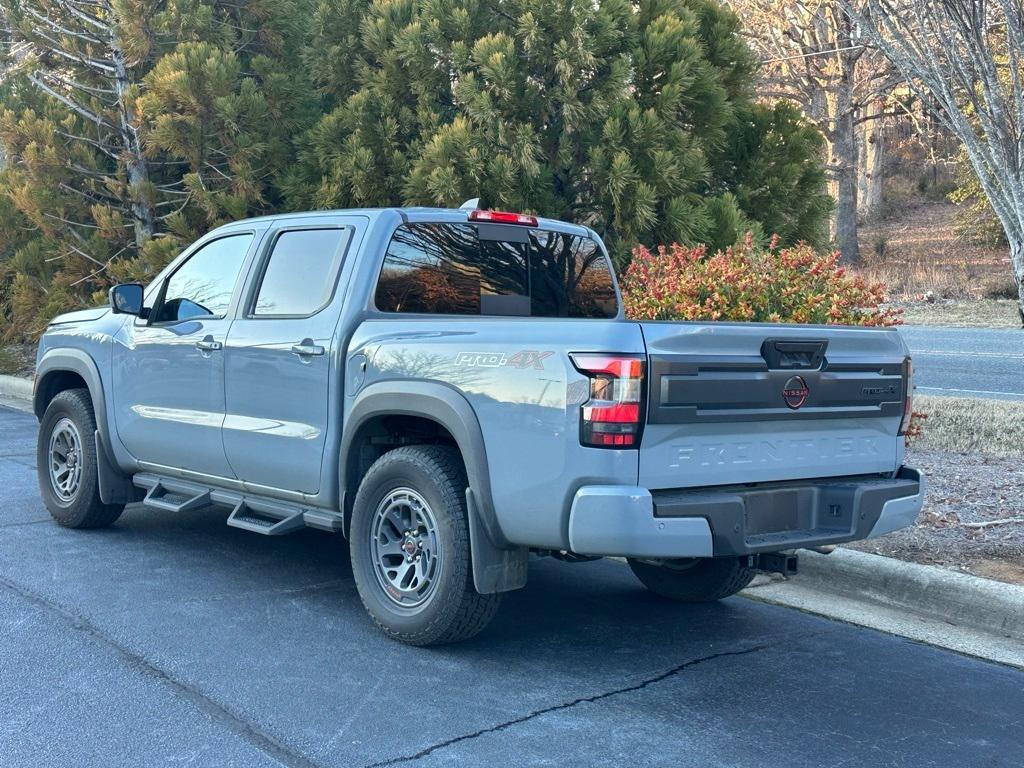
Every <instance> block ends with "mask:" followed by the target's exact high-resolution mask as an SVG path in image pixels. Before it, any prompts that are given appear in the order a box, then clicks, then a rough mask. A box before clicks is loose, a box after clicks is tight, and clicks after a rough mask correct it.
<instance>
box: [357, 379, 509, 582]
mask: <svg viewBox="0 0 1024 768" xmlns="http://www.w3.org/2000/svg"><path fill="white" fill-rule="evenodd" d="M379 416H416V417H419V418H425V419H429V420H431V421H434V422H436V423H437V424H439V425H440V426H442V427H444V428H445V429H446V430H448V432H449V433H450V434H451V435H452V437H453V438H454V439H455V442H456V444H457V445H458V448H459V451H460V453H461V454H462V459H463V463H464V464H465V467H466V476H467V479H468V481H469V494H468V498H467V501H468V504H467V512H468V514H469V518H470V519H469V528H470V545H471V549H472V554H473V580H474V583H475V585H476V588H477V591H479V592H481V593H485V594H486V593H490V592H503V591H507V590H509V589H517V588H519V587H521V586H523V584H525V583H526V561H527V557H528V550H527V548H526V547H517V546H515V545H513V544H511V543H509V541H508V539H507V538H505V535H504V534H503V533H502V530H501V525H500V523H499V522H498V518H497V513H496V512H495V509H494V500H493V497H492V495H491V478H490V473H489V470H488V463H487V450H486V447H485V445H484V438H483V432H482V431H481V429H480V422H479V421H478V420H477V417H476V413H475V412H474V411H473V407H472V406H471V405H470V404H469V401H468V400H466V398H465V396H464V395H463V394H462V393H461V392H459V391H458V390H457V389H455V388H454V387H451V386H449V385H447V384H442V383H439V382H432V381H382V382H376V383H374V384H371V385H370V386H368V387H366V388H365V389H363V390H362V391H361V392H360V393H359V394H358V395H357V396H356V398H355V402H354V403H353V404H352V407H351V408H350V409H349V410H348V413H347V416H346V418H345V422H344V427H343V429H342V437H341V451H340V456H339V461H338V483H339V485H338V487H339V489H340V491H341V496H342V511H343V513H344V514H345V515H346V517H347V516H348V515H349V514H350V513H349V511H348V506H349V503H350V500H348V499H346V496H347V495H348V494H347V489H348V487H349V483H348V480H349V478H347V477H346V473H347V471H348V464H349V457H350V453H351V451H352V448H353V443H354V441H355V439H356V436H357V435H358V434H359V432H360V430H361V429H362V428H363V426H364V425H366V424H367V423H368V422H369V421H370V420H371V419H374V418H377V417H379ZM346 529H347V526H346Z"/></svg>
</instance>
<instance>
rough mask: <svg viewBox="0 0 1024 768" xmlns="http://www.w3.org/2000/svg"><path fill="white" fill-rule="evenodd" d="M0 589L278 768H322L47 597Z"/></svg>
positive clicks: (11, 586)
mask: <svg viewBox="0 0 1024 768" xmlns="http://www.w3.org/2000/svg"><path fill="white" fill-rule="evenodd" d="M0 586H3V587H6V588H7V589H8V590H9V591H11V592H13V593H14V594H16V595H18V596H19V597H21V598H22V599H24V600H26V601H28V602H30V603H32V604H34V605H36V606H38V607H40V608H42V609H43V610H45V611H47V612H48V613H51V614H54V615H56V616H57V617H58V618H60V619H61V620H62V621H63V622H64V623H65V624H67V625H68V626H69V627H70V628H71V629H75V630H78V631H80V632H83V633H85V634H86V635H88V636H89V637H91V638H93V639H95V640H97V641H98V642H100V643H102V644H104V645H106V646H107V647H109V648H110V649H112V650H113V651H114V652H115V653H116V654H117V655H118V656H119V657H120V658H121V659H122V661H124V662H126V663H127V665H128V666H129V667H130V668H132V669H134V670H135V671H136V672H138V673H140V674H142V675H145V676H146V677H149V678H152V679H154V680H156V681H157V682H158V683H161V684H163V685H165V686H167V687H168V688H170V689H171V691H172V692H173V693H174V694H175V695H177V696H178V697H179V698H181V699H183V700H184V701H186V702H188V703H190V704H191V705H192V706H194V707H195V708H196V709H198V710H199V711H200V712H201V713H202V714H204V715H206V716H207V717H209V718H210V719H211V720H213V721H215V722H217V723H219V724H220V725H222V726H224V727H225V728H226V729H227V730H228V731H230V732H231V733H233V734H234V735H235V736H238V737H239V738H241V739H242V740H244V741H246V742H247V743H249V744H250V745H252V746H253V747H255V748H256V749H258V750H259V751H261V752H263V753H264V754H265V755H267V757H270V758H272V759H274V760H276V761H277V762H279V763H281V765H284V766H286V767H287V768H322V766H321V765H320V764H319V763H317V762H315V761H313V760H310V759H309V758H308V757H306V756H305V755H304V754H302V753H300V752H297V751H296V750H294V749H292V748H290V747H288V746H286V745H284V744H282V743H281V742H279V741H277V740H276V739H275V738H274V737H273V736H270V735H269V734H267V733H265V732H263V731H262V730H260V729H259V728H258V727H256V726H255V725H253V724H252V723H250V722H248V721H247V720H245V719H244V718H242V717H241V716H239V715H238V714H236V713H235V712H232V711H231V710H230V709H228V708H227V707H225V706H224V705H222V704H219V703H217V702H216V701H214V700H213V699H211V698H210V697H209V696H207V695H206V694H205V693H203V692H201V691H200V690H198V689H197V688H195V687H193V686H192V685H190V684H189V683H186V682H184V681H183V680H179V679H178V678H176V677H174V675H172V674H171V673H170V672H168V671H167V670H165V669H162V668H161V667H158V666H157V665H156V664H154V663H153V662H151V661H149V660H148V659H147V658H145V657H144V656H141V655H139V654H137V653H135V652H134V651H132V650H130V649H129V648H126V647H125V646H123V645H121V644H120V643H119V642H118V641H117V640H115V639H114V638H113V637H111V636H110V635H109V634H107V633H106V632H105V631H104V630H102V629H100V628H99V627H98V626H96V625H95V624H93V623H92V622H91V621H90V620H89V619H88V618H86V617H85V616H82V615H80V614H77V613H74V612H73V611H70V610H68V609H66V608H64V607H63V606H61V605H60V604H59V603H56V602H54V601H53V600H51V599H49V598H48V597H45V596H43V595H40V594H37V593H36V592H33V591H32V590H31V589H29V588H27V587H25V586H23V585H21V584H18V583H17V582H14V581H11V580H9V579H7V578H5V577H3V576H0Z"/></svg>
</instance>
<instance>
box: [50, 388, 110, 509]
mask: <svg viewBox="0 0 1024 768" xmlns="http://www.w3.org/2000/svg"><path fill="white" fill-rule="evenodd" d="M95 434H96V416H95V415H94V414H93V410H92V400H90V399H89V391H88V390H85V389H67V390H64V391H63V392H60V393H59V394H58V395H57V396H56V397H54V398H53V400H51V401H50V404H49V405H48V406H47V407H46V413H44V414H43V418H42V421H41V422H40V423H39V438H38V442H37V445H36V472H37V473H38V475H39V492H40V494H41V495H42V497H43V503H44V504H45V505H46V508H47V509H48V510H49V511H50V515H52V516H53V519H54V520H56V521H57V522H58V523H59V524H60V525H62V526H64V527H65V528H102V527H104V526H107V525H110V524H111V523H113V522H114V521H115V520H117V518H119V517H120V516H121V512H122V511H123V510H124V505H121V504H104V503H103V501H102V500H101V499H100V484H99V469H98V464H97V456H96V440H95V438H94V435H95Z"/></svg>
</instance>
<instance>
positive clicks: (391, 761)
mask: <svg viewBox="0 0 1024 768" xmlns="http://www.w3.org/2000/svg"><path fill="white" fill-rule="evenodd" d="M770 647H771V643H762V644H760V645H755V646H751V647H750V648H742V649H740V650H738V651H721V652H719V653H711V654H708V655H707V656H698V657H697V658H695V659H690V660H689V661H684V662H683V663H682V664H677V665H676V666H674V667H672V668H671V669H669V670H668V671H666V672H662V673H661V674H658V675H655V676H654V677H649V678H647V679H645V680H641V681H640V682H639V683H634V684H633V685H627V686H624V687H622V688H614V689H612V690H610V691H605V692H603V693H597V694H594V695H593V696H581V697H579V698H578V699H572V700H571V701H566V702H563V703H561V704H552V705H551V706H549V707H543V708H541V709H536V710H534V711H532V712H529V713H527V714H525V715H521V716H520V717H516V718H513V719H511V720H506V721H505V722H503V723H499V724H498V725H492V726H489V727H487V728H481V729H480V730H478V731H473V732H472V733H465V734H463V735H461V736H455V737H454V738H451V739H445V740H444V741H439V742H437V743H436V744H431V745H430V746H429V747H424V748H423V749H421V750H420V751H419V752H416V753H414V754H411V755H402V756H399V757H392V758H388V759H387V760H382V761H380V762H377V763H369V764H367V765H365V766H363V768H385V766H390V765H397V764H399V763H407V762H413V761H415V760H421V759H422V758H424V757H427V756H428V755H430V754H432V753H434V752H436V751H438V750H439V749H444V748H446V747H450V746H452V745H453V744H458V743H460V742H463V741H470V740H472V739H476V738H478V737H480V736H485V735H487V734H488V733H496V732H497V731H504V730H506V729H508V728H511V727H512V726H515V725H521V724H522V723H525V722H527V721H529V720H533V719H534V718H537V717H540V716H541V715H547V714H549V713H551V712H558V711H559V710H563V709H572V708H573V707H575V706H577V705H579V704H589V703H592V702H595V701H601V700H602V699H607V698H610V697H612V696H618V695H620V694H623V693H633V692H634V691H640V690H643V689H644V688H646V687H648V686H649V685H654V684H655V683H660V682H661V681H663V680H667V679H668V678H670V677H672V676H674V675H677V674H679V673H680V672H682V671H684V670H686V669H689V668H690V667H694V666H697V665H698V664H703V663H705V662H708V661H714V660H715V659H721V658H725V657H728V656H746V655H747V654H750V653H757V652H758V651H763V650H765V649H766V648H770Z"/></svg>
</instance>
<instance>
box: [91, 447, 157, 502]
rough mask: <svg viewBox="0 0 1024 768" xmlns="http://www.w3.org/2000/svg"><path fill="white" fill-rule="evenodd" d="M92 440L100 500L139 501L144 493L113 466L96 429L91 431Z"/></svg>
mask: <svg viewBox="0 0 1024 768" xmlns="http://www.w3.org/2000/svg"><path fill="white" fill-rule="evenodd" d="M93 440H94V441H95V443H96V480H97V482H98V483H99V486H100V501H102V502H103V503H104V504H131V503H132V502H136V501H141V500H142V498H143V497H144V496H145V493H144V492H143V491H142V490H141V489H139V488H136V487H135V486H134V485H133V484H132V479H131V477H129V476H128V475H125V474H124V473H122V472H120V471H118V470H117V469H115V468H114V465H113V464H112V463H111V462H110V458H109V457H108V456H107V450H106V449H105V448H104V447H103V441H102V440H100V431H99V430H98V429H97V430H96V431H95V432H94V433H93Z"/></svg>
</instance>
